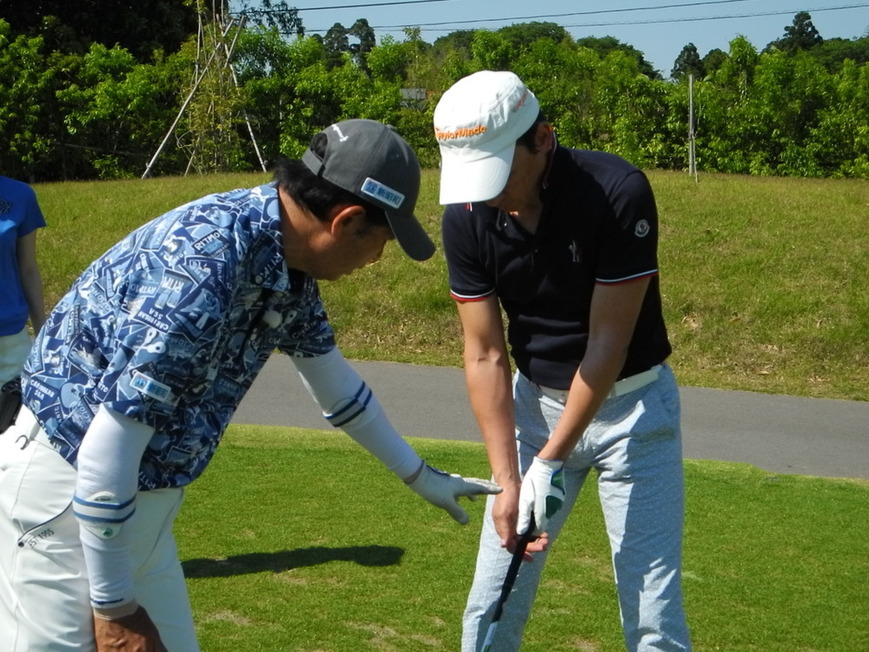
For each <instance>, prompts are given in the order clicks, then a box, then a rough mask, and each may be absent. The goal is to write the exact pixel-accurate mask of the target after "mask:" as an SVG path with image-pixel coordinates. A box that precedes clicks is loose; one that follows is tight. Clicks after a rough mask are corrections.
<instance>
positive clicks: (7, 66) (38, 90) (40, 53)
mask: <svg viewBox="0 0 869 652" xmlns="http://www.w3.org/2000/svg"><path fill="white" fill-rule="evenodd" d="M59 73H60V71H59V70H58V69H57V68H55V67H54V66H52V64H51V63H50V61H49V56H48V55H47V53H46V52H45V50H44V43H43V40H42V38H40V37H38V36H36V37H28V36H25V35H23V34H21V35H18V36H13V34H12V29H11V27H10V25H9V23H7V22H6V21H4V20H0V80H2V81H0V86H2V91H3V92H2V93H0V140H2V142H3V147H0V171H2V174H4V175H7V176H11V177H18V178H22V179H32V178H35V177H38V176H41V174H42V173H43V171H44V170H45V169H46V167H49V168H50V165H48V166H47V165H46V159H47V158H48V157H49V156H50V155H51V154H52V153H53V152H54V151H55V150H56V144H55V143H56V142H57V140H58V137H59V135H60V134H59V129H58V127H59V125H58V124H57V123H56V122H54V121H52V112H53V110H54V109H55V108H56V103H55V101H54V97H53V95H54V89H55V88H56V87H57V84H58V75H59ZM61 142H62V139H61Z"/></svg>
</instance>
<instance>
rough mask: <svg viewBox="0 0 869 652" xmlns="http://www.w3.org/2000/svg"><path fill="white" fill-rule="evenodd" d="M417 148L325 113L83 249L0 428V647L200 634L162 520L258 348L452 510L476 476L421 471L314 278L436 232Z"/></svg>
mask: <svg viewBox="0 0 869 652" xmlns="http://www.w3.org/2000/svg"><path fill="white" fill-rule="evenodd" d="M419 180H420V172H419V164H418V162H417V159H416V156H415V155H414V153H413V151H412V150H411V148H410V147H409V146H408V145H407V143H405V141H404V140H403V139H401V137H400V136H398V134H397V133H396V132H395V131H394V130H392V129H391V128H390V127H387V126H385V125H382V124H379V123H377V122H373V121H370V120H349V121H345V122H340V123H337V124H334V125H332V126H330V127H329V128H327V129H326V130H324V131H323V132H321V133H320V134H318V135H317V136H315V137H314V139H313V141H312V143H311V147H310V149H309V150H308V151H307V152H305V154H304V156H303V158H302V159H301V160H293V161H284V162H282V163H280V164H279V165H278V167H277V169H276V173H275V182H274V183H270V184H267V185H263V186H260V187H257V188H251V189H243V190H235V191H232V192H227V193H222V194H217V195H210V196H208V197H204V198H202V199H199V200H197V201H194V202H191V203H189V204H186V205H184V206H181V207H179V208H176V209H174V210H172V211H170V212H168V213H166V214H165V215H163V216H161V217H158V218H157V219H155V220H153V221H151V222H149V223H147V224H145V225H144V226H142V227H140V228H139V229H137V230H136V231H134V232H133V233H131V234H130V235H129V236H127V237H126V238H124V239H123V240H122V241H121V242H119V243H118V244H116V245H115V246H114V247H112V248H111V249H110V250H109V251H108V252H106V253H105V254H104V255H103V256H101V257H100V258H99V259H98V260H96V261H95V262H94V263H93V264H92V265H91V266H90V267H89V268H88V269H87V270H85V272H84V273H83V274H82V275H81V277H80V278H79V279H78V280H77V281H76V283H75V284H74V285H73V287H72V288H71V290H70V291H69V292H68V294H67V295H66V296H65V297H64V298H63V299H61V301H60V302H59V304H58V306H57V307H56V308H55V310H54V311H53V312H52V314H51V315H50V317H49V318H48V320H47V322H46V325H45V327H44V328H43V329H42V331H41V332H40V334H39V337H38V340H37V342H36V344H35V346H34V349H33V351H32V353H31V356H30V358H29V360H28V361H27V364H26V366H25V371H24V375H23V405H22V406H21V408H20V411H19V413H18V416H17V418H16V421H15V423H14V424H13V425H12V426H10V427H9V428H8V430H7V431H6V432H5V433H4V434H3V435H2V436H0V460H2V461H3V465H2V466H0V539H2V540H3V541H6V542H7V544H8V542H10V541H17V544H18V545H17V546H10V545H5V546H3V547H2V550H0V649H3V650H4V651H8V652H18V651H24V650H37V649H38V650H47V649H51V650H54V651H61V650H69V651H72V650H88V649H96V650H98V651H100V650H108V649H111V650H154V651H158V652H159V651H161V650H169V651H170V652H175V651H178V652H191V651H195V650H197V649H198V645H197V642H196V635H195V632H194V629H193V620H192V617H191V614H190V607H189V602H188V599H187V594H186V589H185V584H184V578H183V575H182V572H181V566H180V564H179V562H178V558H177V552H176V549H175V543H174V539H173V535H172V522H173V519H174V517H175V514H176V513H177V511H178V509H179V508H180V505H181V501H182V494H183V487H184V486H186V485H187V484H189V483H190V482H192V481H193V480H194V479H196V478H197V477H198V476H199V475H200V474H201V473H202V471H203V470H204V469H205V467H206V466H207V464H208V462H209V461H210V459H211V457H212V455H213V454H214V451H215V449H216V447H217V445H218V443H219V440H220V438H221V435H222V434H223V432H224V430H225V428H226V426H227V425H228V423H229V422H230V420H231V418H232V415H233V412H234V410H235V408H236V406H237V405H238V403H239V402H240V401H241V399H242V397H243V396H244V394H245V392H246V391H247V390H248V389H249V388H250V386H251V384H252V383H253V381H254V378H255V377H256V375H257V373H258V372H259V371H260V369H261V368H262V366H263V365H264V364H265V362H266V360H267V359H268V357H269V355H270V354H271V352H272V351H274V350H275V349H279V350H281V351H282V352H284V353H286V354H288V355H289V356H291V358H292V360H293V362H294V363H295V366H296V367H297V369H298V371H299V373H300V375H301V377H302V380H303V381H304V383H305V385H306V386H307V387H308V389H309V390H310V392H311V394H312V396H313V397H314V399H315V400H316V401H317V403H318V404H319V405H320V407H321V408H322V409H323V413H324V416H325V417H326V419H327V420H328V421H329V422H330V423H331V424H332V425H333V426H335V427H339V428H342V429H343V430H345V431H346V432H347V433H348V434H350V436H351V437H352V438H353V439H355V440H356V441H357V442H359V443H360V444H361V445H362V446H364V447H365V448H366V449H367V450H368V451H369V452H371V453H372V454H373V455H375V456H376V457H377V458H378V459H379V460H380V461H381V462H383V464H384V465H386V466H387V467H388V468H389V469H390V470H391V471H393V472H394V473H395V474H396V475H397V476H398V477H399V478H401V479H402V480H404V481H405V482H406V483H407V484H408V485H409V486H410V487H411V488H412V489H413V490H414V491H416V492H417V493H419V494H420V495H421V496H423V497H424V498H425V499H427V500H428V501H430V502H432V503H433V504H435V505H437V506H439V507H442V508H444V509H445V510H447V511H448V512H449V513H450V514H451V515H452V516H453V518H455V519H456V520H457V521H459V522H460V523H465V522H467V520H468V516H467V513H466V512H465V511H464V510H463V509H462V508H461V507H460V506H459V504H458V502H457V500H458V498H459V497H460V496H473V495H476V494H485V493H491V492H493V491H498V488H497V487H496V486H495V485H493V484H492V483H489V482H487V481H484V480H476V479H468V480H465V479H463V478H461V477H460V476H456V475H449V474H445V473H441V472H437V471H436V470H434V469H432V468H431V467H429V466H428V465H426V464H425V462H424V461H423V460H421V459H420V458H419V456H418V455H417V454H416V453H415V451H414V450H413V449H412V448H411V447H410V446H409V445H408V444H407V443H406V442H405V441H404V440H403V439H402V438H401V437H400V436H399V435H398V433H397V432H396V431H395V430H394V429H393V428H392V426H391V425H390V423H389V421H388V419H387V418H386V416H385V414H384V413H383V410H382V409H381V407H380V404H379V403H378V401H377V399H376V398H375V397H374V396H373V394H372V392H371V390H370V389H369V388H368V386H367V385H366V384H365V382H363V381H362V379H361V378H360V377H359V376H358V375H357V374H356V372H355V371H354V370H353V368H352V367H351V366H350V365H349V364H348V363H347V362H346V360H345V359H344V358H343V357H342V355H341V354H340V352H339V351H338V349H337V347H336V345H335V339H334V334H333V332H332V329H331V327H330V325H329V323H328V321H327V319H326V313H325V311H324V309H323V305H322V303H321V300H320V296H319V292H318V288H317V280H318V279H337V278H339V277H341V276H343V275H346V274H350V273H351V272H353V271H354V270H356V269H358V268H360V267H363V266H364V265H366V264H369V263H371V262H372V261H374V260H377V258H378V257H379V256H380V255H381V253H382V251H383V248H384V246H385V244H386V242H387V241H388V240H390V239H392V238H395V239H397V240H398V243H399V245H400V246H401V247H402V249H403V250H404V251H405V252H406V253H407V254H408V255H409V256H410V257H411V258H413V259H415V260H425V259H426V258H428V257H430V256H431V255H432V253H433V252H434V246H433V244H432V242H431V240H430V239H429V238H428V236H427V235H426V233H425V232H424V231H423V229H422V227H421V226H420V224H419V223H418V222H417V221H416V219H415V217H414V215H413V211H414V206H415V204H416V199H417V195H418V192H419Z"/></svg>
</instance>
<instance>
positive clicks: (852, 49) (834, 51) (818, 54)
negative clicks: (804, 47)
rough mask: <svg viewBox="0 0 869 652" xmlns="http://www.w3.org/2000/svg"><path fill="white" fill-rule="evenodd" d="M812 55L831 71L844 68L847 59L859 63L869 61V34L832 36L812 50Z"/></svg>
mask: <svg viewBox="0 0 869 652" xmlns="http://www.w3.org/2000/svg"><path fill="white" fill-rule="evenodd" d="M810 52H811V54H812V56H814V57H815V58H816V59H817V60H818V61H820V62H821V63H822V64H823V65H824V67H825V68H826V69H827V70H829V71H831V72H838V71H839V70H841V69H842V66H843V65H844V63H845V61H848V60H850V61H853V62H854V63H857V64H863V63H867V62H869V36H864V37H863V38H859V39H851V40H848V39H843V38H831V39H824V42H823V43H821V44H820V45H817V46H815V47H814V48H812V49H811V50H810Z"/></svg>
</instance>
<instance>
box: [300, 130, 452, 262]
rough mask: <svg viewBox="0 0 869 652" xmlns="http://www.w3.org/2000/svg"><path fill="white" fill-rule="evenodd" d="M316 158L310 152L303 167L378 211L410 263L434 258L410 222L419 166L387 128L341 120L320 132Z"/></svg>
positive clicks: (429, 245)
mask: <svg viewBox="0 0 869 652" xmlns="http://www.w3.org/2000/svg"><path fill="white" fill-rule="evenodd" d="M320 133H321V134H322V135H324V136H325V137H326V147H325V151H324V154H323V158H322V159H321V158H320V157H319V156H318V155H317V154H315V153H314V152H313V151H311V149H310V148H309V149H307V150H306V151H305V153H304V154H303V155H302V162H303V163H304V164H305V165H306V166H307V167H308V169H309V170H311V172H313V173H314V174H316V175H317V176H319V177H321V178H323V179H325V180H326V181H329V182H330V183H333V184H335V185H336V186H338V187H339V188H343V189H344V190H346V191H348V192H351V193H353V194H354V195H356V196H357V197H359V198H360V199H364V200H365V201H367V202H370V203H372V204H374V205H375V206H378V207H380V208H382V209H383V212H384V213H386V219H387V220H388V221H389V227H390V228H391V229H392V233H393V234H394V235H395V239H396V240H398V244H399V245H400V246H401V248H402V249H403V250H404V252H405V253H406V254H407V255H408V256H410V257H411V258H413V259H414V260H426V259H428V258H430V257H431V256H432V254H434V251H435V246H434V243H433V242H432V240H431V238H429V237H428V234H427V233H426V232H425V230H424V229H423V228H422V226H421V225H420V223H419V222H418V221H417V219H416V217H414V214H413V211H414V208H415V207H416V200H417V198H418V197H419V182H420V170H419V161H418V160H417V158H416V154H414V152H413V149H411V147H410V145H408V144H407V143H406V142H405V140H404V139H403V138H402V137H401V136H399V135H398V132H397V131H396V130H395V129H394V128H393V127H392V126H390V125H386V124H383V123H380V122H377V121H375V120H362V119H359V120H344V121H342V122H336V123H335V124H333V125H330V126H329V127H326V129H324V130H323V131H322V132H320Z"/></svg>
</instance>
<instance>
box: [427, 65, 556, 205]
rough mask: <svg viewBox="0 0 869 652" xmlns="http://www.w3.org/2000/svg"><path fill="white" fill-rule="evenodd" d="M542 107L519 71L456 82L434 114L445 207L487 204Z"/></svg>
mask: <svg viewBox="0 0 869 652" xmlns="http://www.w3.org/2000/svg"><path fill="white" fill-rule="evenodd" d="M539 114H540V104H539V103H538V102H537V98H536V97H535V96H534V93H532V92H531V91H530V90H528V89H527V88H526V87H525V84H523V83H522V80H521V79H519V77H517V76H516V75H515V74H514V73H512V72H507V71H500V72H495V71H492V70H481V71H480V72H475V73H474V74H472V75H468V76H467V77H464V78H462V79H460V80H459V81H457V82H456V83H455V84H453V85H452V86H451V87H450V88H449V89H448V90H447V91H446V92H445V93H444V94H443V96H442V97H441V99H440V102H438V105H437V107H435V111H434V130H435V138H436V139H437V141H438V146H439V147H440V152H441V190H440V203H441V204H459V203H465V202H475V201H486V200H488V199H492V198H493V197H496V196H497V195H498V194H499V193H500V192H501V191H502V190H503V189H504V186H506V185H507V178H508V177H509V176H510V167H511V166H512V164H513V152H514V151H515V150H516V141H517V140H518V139H519V138H520V137H521V136H522V135H523V134H524V133H525V132H526V131H528V129H529V128H530V127H531V125H533V124H534V122H535V121H536V120H537V117H538V115H539Z"/></svg>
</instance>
